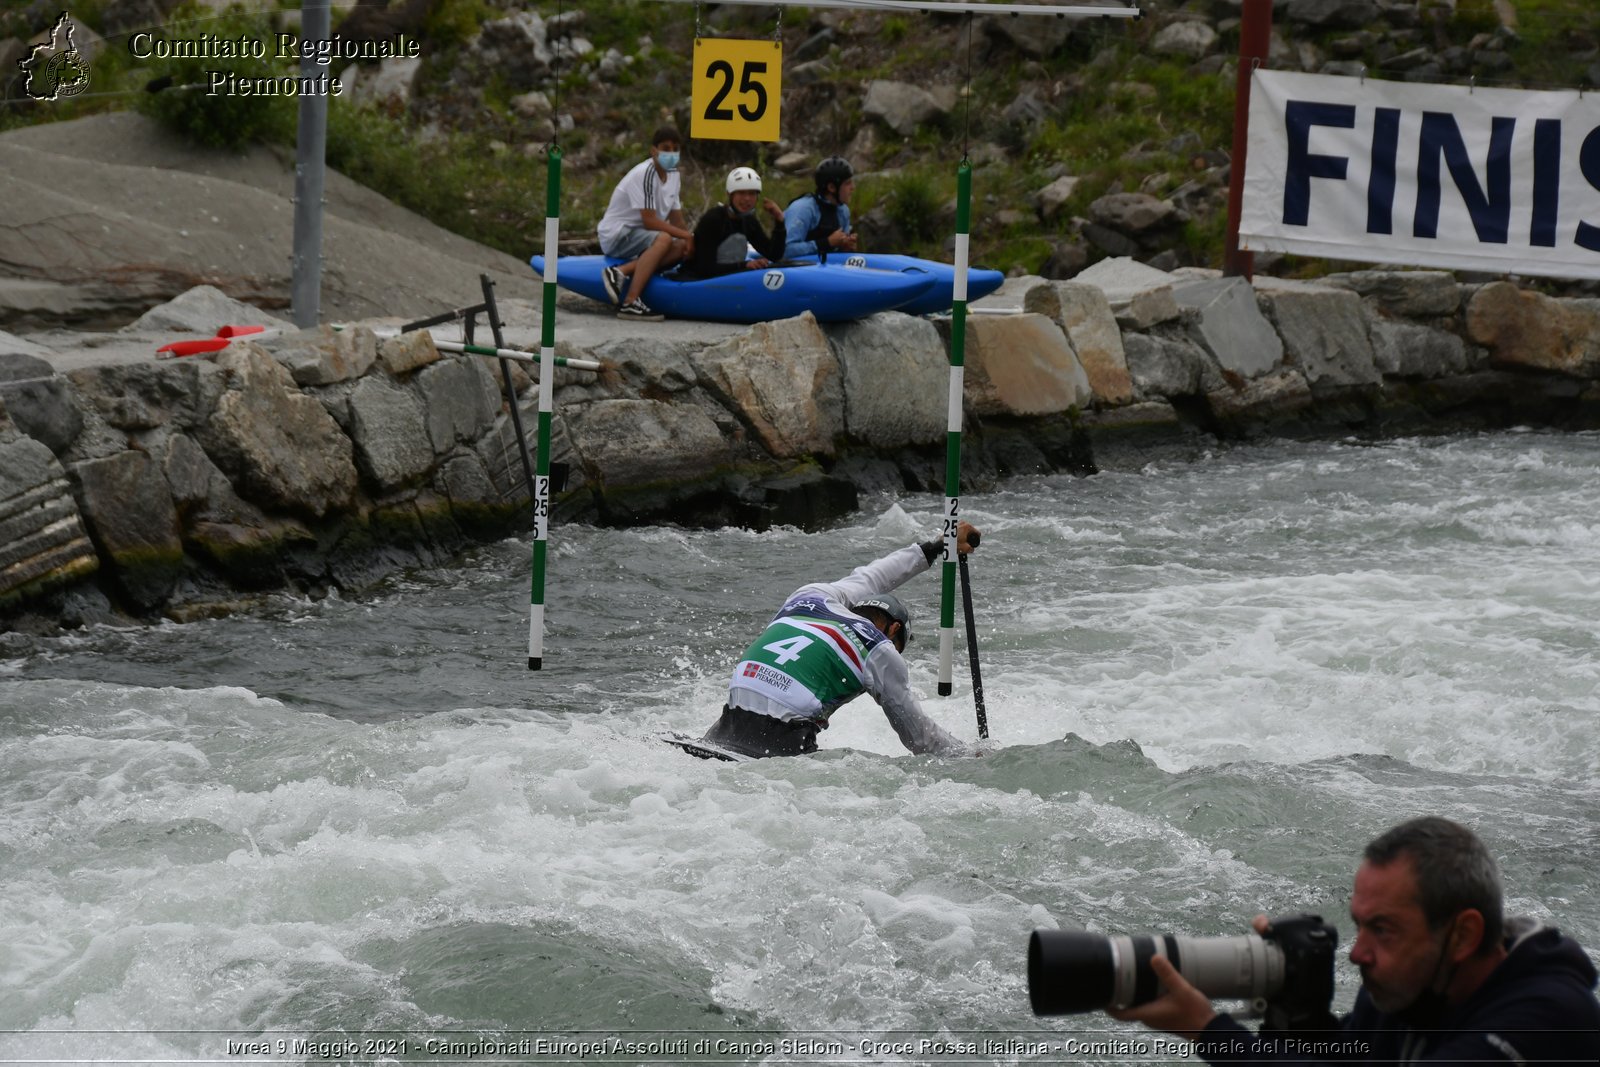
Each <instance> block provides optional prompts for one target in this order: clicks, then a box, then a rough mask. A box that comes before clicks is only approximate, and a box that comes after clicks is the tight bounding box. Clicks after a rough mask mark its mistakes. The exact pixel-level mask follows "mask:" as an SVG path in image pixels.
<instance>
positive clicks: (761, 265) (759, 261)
mask: <svg viewBox="0 0 1600 1067" xmlns="http://www.w3.org/2000/svg"><path fill="white" fill-rule="evenodd" d="M770 266H772V261H771V260H768V259H763V258H761V257H760V256H757V257H756V258H755V259H747V260H745V261H744V269H745V270H766V269H767V268H768V267H770Z"/></svg>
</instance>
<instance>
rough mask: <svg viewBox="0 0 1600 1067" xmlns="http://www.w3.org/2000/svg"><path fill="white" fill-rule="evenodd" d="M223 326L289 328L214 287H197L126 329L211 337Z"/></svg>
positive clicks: (179, 295)
mask: <svg viewBox="0 0 1600 1067" xmlns="http://www.w3.org/2000/svg"><path fill="white" fill-rule="evenodd" d="M224 326H266V327H268V328H270V329H284V328H290V326H289V323H287V322H285V321H283V320H282V319H280V318H278V317H276V316H274V315H269V314H267V313H266V312H265V311H262V310H261V309H260V308H258V307H255V306H254V305H252V304H246V303H245V302H244V301H242V300H235V299H234V298H233V297H231V296H229V295H228V294H227V293H224V292H223V291H222V290H221V289H218V288H217V287H216V286H214V285H197V286H195V287H193V288H192V289H188V290H186V291H184V292H182V293H180V294H178V295H177V296H175V297H173V298H172V299H171V300H168V301H167V302H166V303H164V304H157V305H156V306H155V307H153V308H151V309H150V310H149V311H146V312H145V313H144V314H143V315H140V316H139V317H138V318H137V319H135V320H134V321H133V322H132V324H130V325H129V326H128V327H127V328H128V329H129V330H138V331H145V332H158V333H159V332H161V331H163V330H169V331H172V332H174V333H198V334H203V335H205V336H207V337H212V336H214V335H215V334H216V332H217V331H218V330H220V329H221V328H222V327H224Z"/></svg>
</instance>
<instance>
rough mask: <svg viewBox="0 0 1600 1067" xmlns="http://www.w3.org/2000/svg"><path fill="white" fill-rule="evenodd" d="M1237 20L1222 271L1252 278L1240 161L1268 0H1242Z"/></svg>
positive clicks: (1261, 61)
mask: <svg viewBox="0 0 1600 1067" xmlns="http://www.w3.org/2000/svg"><path fill="white" fill-rule="evenodd" d="M1243 14H1244V20H1243V21H1242V22H1241V23H1240V24H1239V73H1238V75H1237V76H1236V77H1235V79H1234V88H1233V159H1232V160H1231V161H1230V162H1229V164H1228V237H1227V243H1226V245H1225V246H1224V249H1223V255H1222V272H1223V273H1224V274H1226V275H1230V276H1243V277H1245V278H1247V279H1248V278H1252V277H1254V275H1255V269H1256V257H1255V253H1254V252H1244V251H1241V250H1240V248H1239V218H1240V216H1241V215H1242V214H1243V212H1244V164H1245V156H1246V155H1247V153H1248V151H1249V147H1250V76H1251V75H1252V74H1254V73H1255V70H1256V68H1257V67H1258V66H1263V65H1265V63H1266V62H1267V51H1268V49H1269V48H1271V46H1272V0H1244V12H1243Z"/></svg>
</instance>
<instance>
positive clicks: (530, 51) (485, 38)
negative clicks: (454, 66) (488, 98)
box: [472, 11, 555, 89]
mask: <svg viewBox="0 0 1600 1067" xmlns="http://www.w3.org/2000/svg"><path fill="white" fill-rule="evenodd" d="M472 50H473V51H474V52H475V53H476V59H477V61H478V63H479V64H480V65H481V67H482V69H484V70H492V71H494V72H495V73H496V74H497V75H499V76H500V77H501V78H503V79H504V80H505V82H506V84H507V85H510V86H513V87H515V88H519V89H524V88H531V87H533V86H535V85H538V84H540V83H541V82H543V81H544V80H545V78H546V76H547V75H548V74H549V73H550V64H551V61H552V60H553V59H554V58H555V56H554V53H552V52H551V50H550V39H549V31H548V30H547V28H546V26H545V22H544V20H543V19H542V18H540V17H539V16H538V15H536V14H535V13H533V12H532V11H517V12H514V13H513V14H511V15H509V16H507V17H506V18H503V19H496V20H494V21H493V22H485V23H484V24H483V28H482V29H481V30H480V31H479V33H478V37H477V39H476V40H475V41H473V43H472Z"/></svg>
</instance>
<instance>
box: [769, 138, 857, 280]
mask: <svg viewBox="0 0 1600 1067" xmlns="http://www.w3.org/2000/svg"><path fill="white" fill-rule="evenodd" d="M816 181H817V191H816V192H814V193H807V194H805V195H804V196H800V197H796V198H795V199H794V201H793V202H791V203H790V204H789V207H788V209H787V210H785V211H784V228H785V230H786V233H787V238H788V240H787V243H786V244H785V245H784V249H783V258H784V259H810V258H811V257H813V256H815V257H817V258H819V259H822V258H826V256H827V254H828V253H829V252H854V251H855V250H856V235H855V234H854V233H852V232H851V230H850V195H851V194H852V193H854V192H855V189H856V183H855V172H854V171H853V170H851V169H850V163H849V161H848V160H845V159H842V158H840V157H839V156H829V157H828V158H827V159H824V160H823V161H822V162H821V163H818V164H817V173H816Z"/></svg>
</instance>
